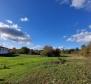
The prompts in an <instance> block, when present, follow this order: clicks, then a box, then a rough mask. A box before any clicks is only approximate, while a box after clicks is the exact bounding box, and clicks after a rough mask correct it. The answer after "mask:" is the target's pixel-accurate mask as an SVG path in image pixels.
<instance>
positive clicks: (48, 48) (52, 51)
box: [41, 46, 60, 57]
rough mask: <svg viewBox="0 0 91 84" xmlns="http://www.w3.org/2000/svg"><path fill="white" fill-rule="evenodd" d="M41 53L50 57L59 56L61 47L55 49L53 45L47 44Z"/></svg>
mask: <svg viewBox="0 0 91 84" xmlns="http://www.w3.org/2000/svg"><path fill="white" fill-rule="evenodd" d="M41 55H43V56H48V57H59V56H60V49H53V48H52V47H51V46H45V47H44V49H43V51H41Z"/></svg>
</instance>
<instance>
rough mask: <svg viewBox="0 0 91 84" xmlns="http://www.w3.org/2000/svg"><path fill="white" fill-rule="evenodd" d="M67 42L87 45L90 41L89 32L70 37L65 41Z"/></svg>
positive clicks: (90, 34) (90, 33)
mask: <svg viewBox="0 0 91 84" xmlns="http://www.w3.org/2000/svg"><path fill="white" fill-rule="evenodd" d="M67 41H72V42H77V43H88V42H90V41H91V32H88V31H84V32H80V33H77V34H74V35H72V36H71V37H69V38H68V39H67Z"/></svg>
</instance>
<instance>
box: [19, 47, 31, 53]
mask: <svg viewBox="0 0 91 84" xmlns="http://www.w3.org/2000/svg"><path fill="white" fill-rule="evenodd" d="M29 52H30V49H29V48H27V47H22V48H21V49H19V53H20V54H29Z"/></svg>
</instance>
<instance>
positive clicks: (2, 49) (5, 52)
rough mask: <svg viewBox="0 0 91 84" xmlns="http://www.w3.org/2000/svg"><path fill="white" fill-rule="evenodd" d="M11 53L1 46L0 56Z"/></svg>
mask: <svg viewBox="0 0 91 84" xmlns="http://www.w3.org/2000/svg"><path fill="white" fill-rule="evenodd" d="M9 53H10V51H9V49H8V48H6V47H2V46H0V55H4V54H9Z"/></svg>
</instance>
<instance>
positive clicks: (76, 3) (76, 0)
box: [71, 0, 86, 9]
mask: <svg viewBox="0 0 91 84" xmlns="http://www.w3.org/2000/svg"><path fill="white" fill-rule="evenodd" d="M85 3H86V0H72V4H71V6H72V7H74V8H77V9H80V8H84V7H85Z"/></svg>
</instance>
